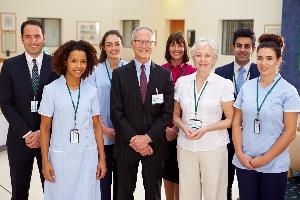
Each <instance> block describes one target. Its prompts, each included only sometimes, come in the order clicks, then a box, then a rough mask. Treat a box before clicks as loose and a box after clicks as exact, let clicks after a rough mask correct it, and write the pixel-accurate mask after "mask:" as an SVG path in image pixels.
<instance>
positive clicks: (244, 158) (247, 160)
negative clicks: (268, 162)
mask: <svg viewBox="0 0 300 200" xmlns="http://www.w3.org/2000/svg"><path fill="white" fill-rule="evenodd" d="M236 156H237V158H238V159H239V161H240V162H241V164H242V165H243V166H244V167H247V168H248V169H254V167H253V166H252V164H251V162H252V158H251V157H250V156H248V155H246V154H244V153H242V152H241V153H237V154H236Z"/></svg>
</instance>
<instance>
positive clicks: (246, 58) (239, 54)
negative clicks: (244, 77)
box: [232, 37, 254, 66]
mask: <svg viewBox="0 0 300 200" xmlns="http://www.w3.org/2000/svg"><path fill="white" fill-rule="evenodd" d="M232 48H233V54H234V57H235V62H236V63H237V64H239V65H240V66H245V65H246V64H248V63H249V62H250V58H251V55H252V53H253V51H254V48H253V44H252V40H251V38H250V37H238V38H237V39H236V41H235V43H234V46H232Z"/></svg>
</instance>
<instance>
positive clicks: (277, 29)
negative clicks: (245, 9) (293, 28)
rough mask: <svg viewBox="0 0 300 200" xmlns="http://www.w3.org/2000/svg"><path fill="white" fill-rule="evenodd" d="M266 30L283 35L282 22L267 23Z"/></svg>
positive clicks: (266, 31)
mask: <svg viewBox="0 0 300 200" xmlns="http://www.w3.org/2000/svg"><path fill="white" fill-rule="evenodd" d="M264 32H265V33H274V34H278V35H281V25H280V24H265V26H264Z"/></svg>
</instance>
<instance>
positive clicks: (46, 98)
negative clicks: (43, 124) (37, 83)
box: [39, 85, 55, 117]
mask: <svg viewBox="0 0 300 200" xmlns="http://www.w3.org/2000/svg"><path fill="white" fill-rule="evenodd" d="M54 99H55V95H54V93H53V92H52V91H51V88H50V87H49V85H48V86H45V87H44V90H43V96H42V100H41V103H40V108H39V114H40V115H43V116H46V117H52V116H53V113H54Z"/></svg>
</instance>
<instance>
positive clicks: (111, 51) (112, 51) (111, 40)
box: [104, 34, 122, 59]
mask: <svg viewBox="0 0 300 200" xmlns="http://www.w3.org/2000/svg"><path fill="white" fill-rule="evenodd" d="M104 50H105V52H106V55H107V58H108V59H120V58H121V51H122V42H121V39H120V38H119V37H118V36H117V35H114V34H111V35H109V36H107V38H106V39H105V44H104Z"/></svg>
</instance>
